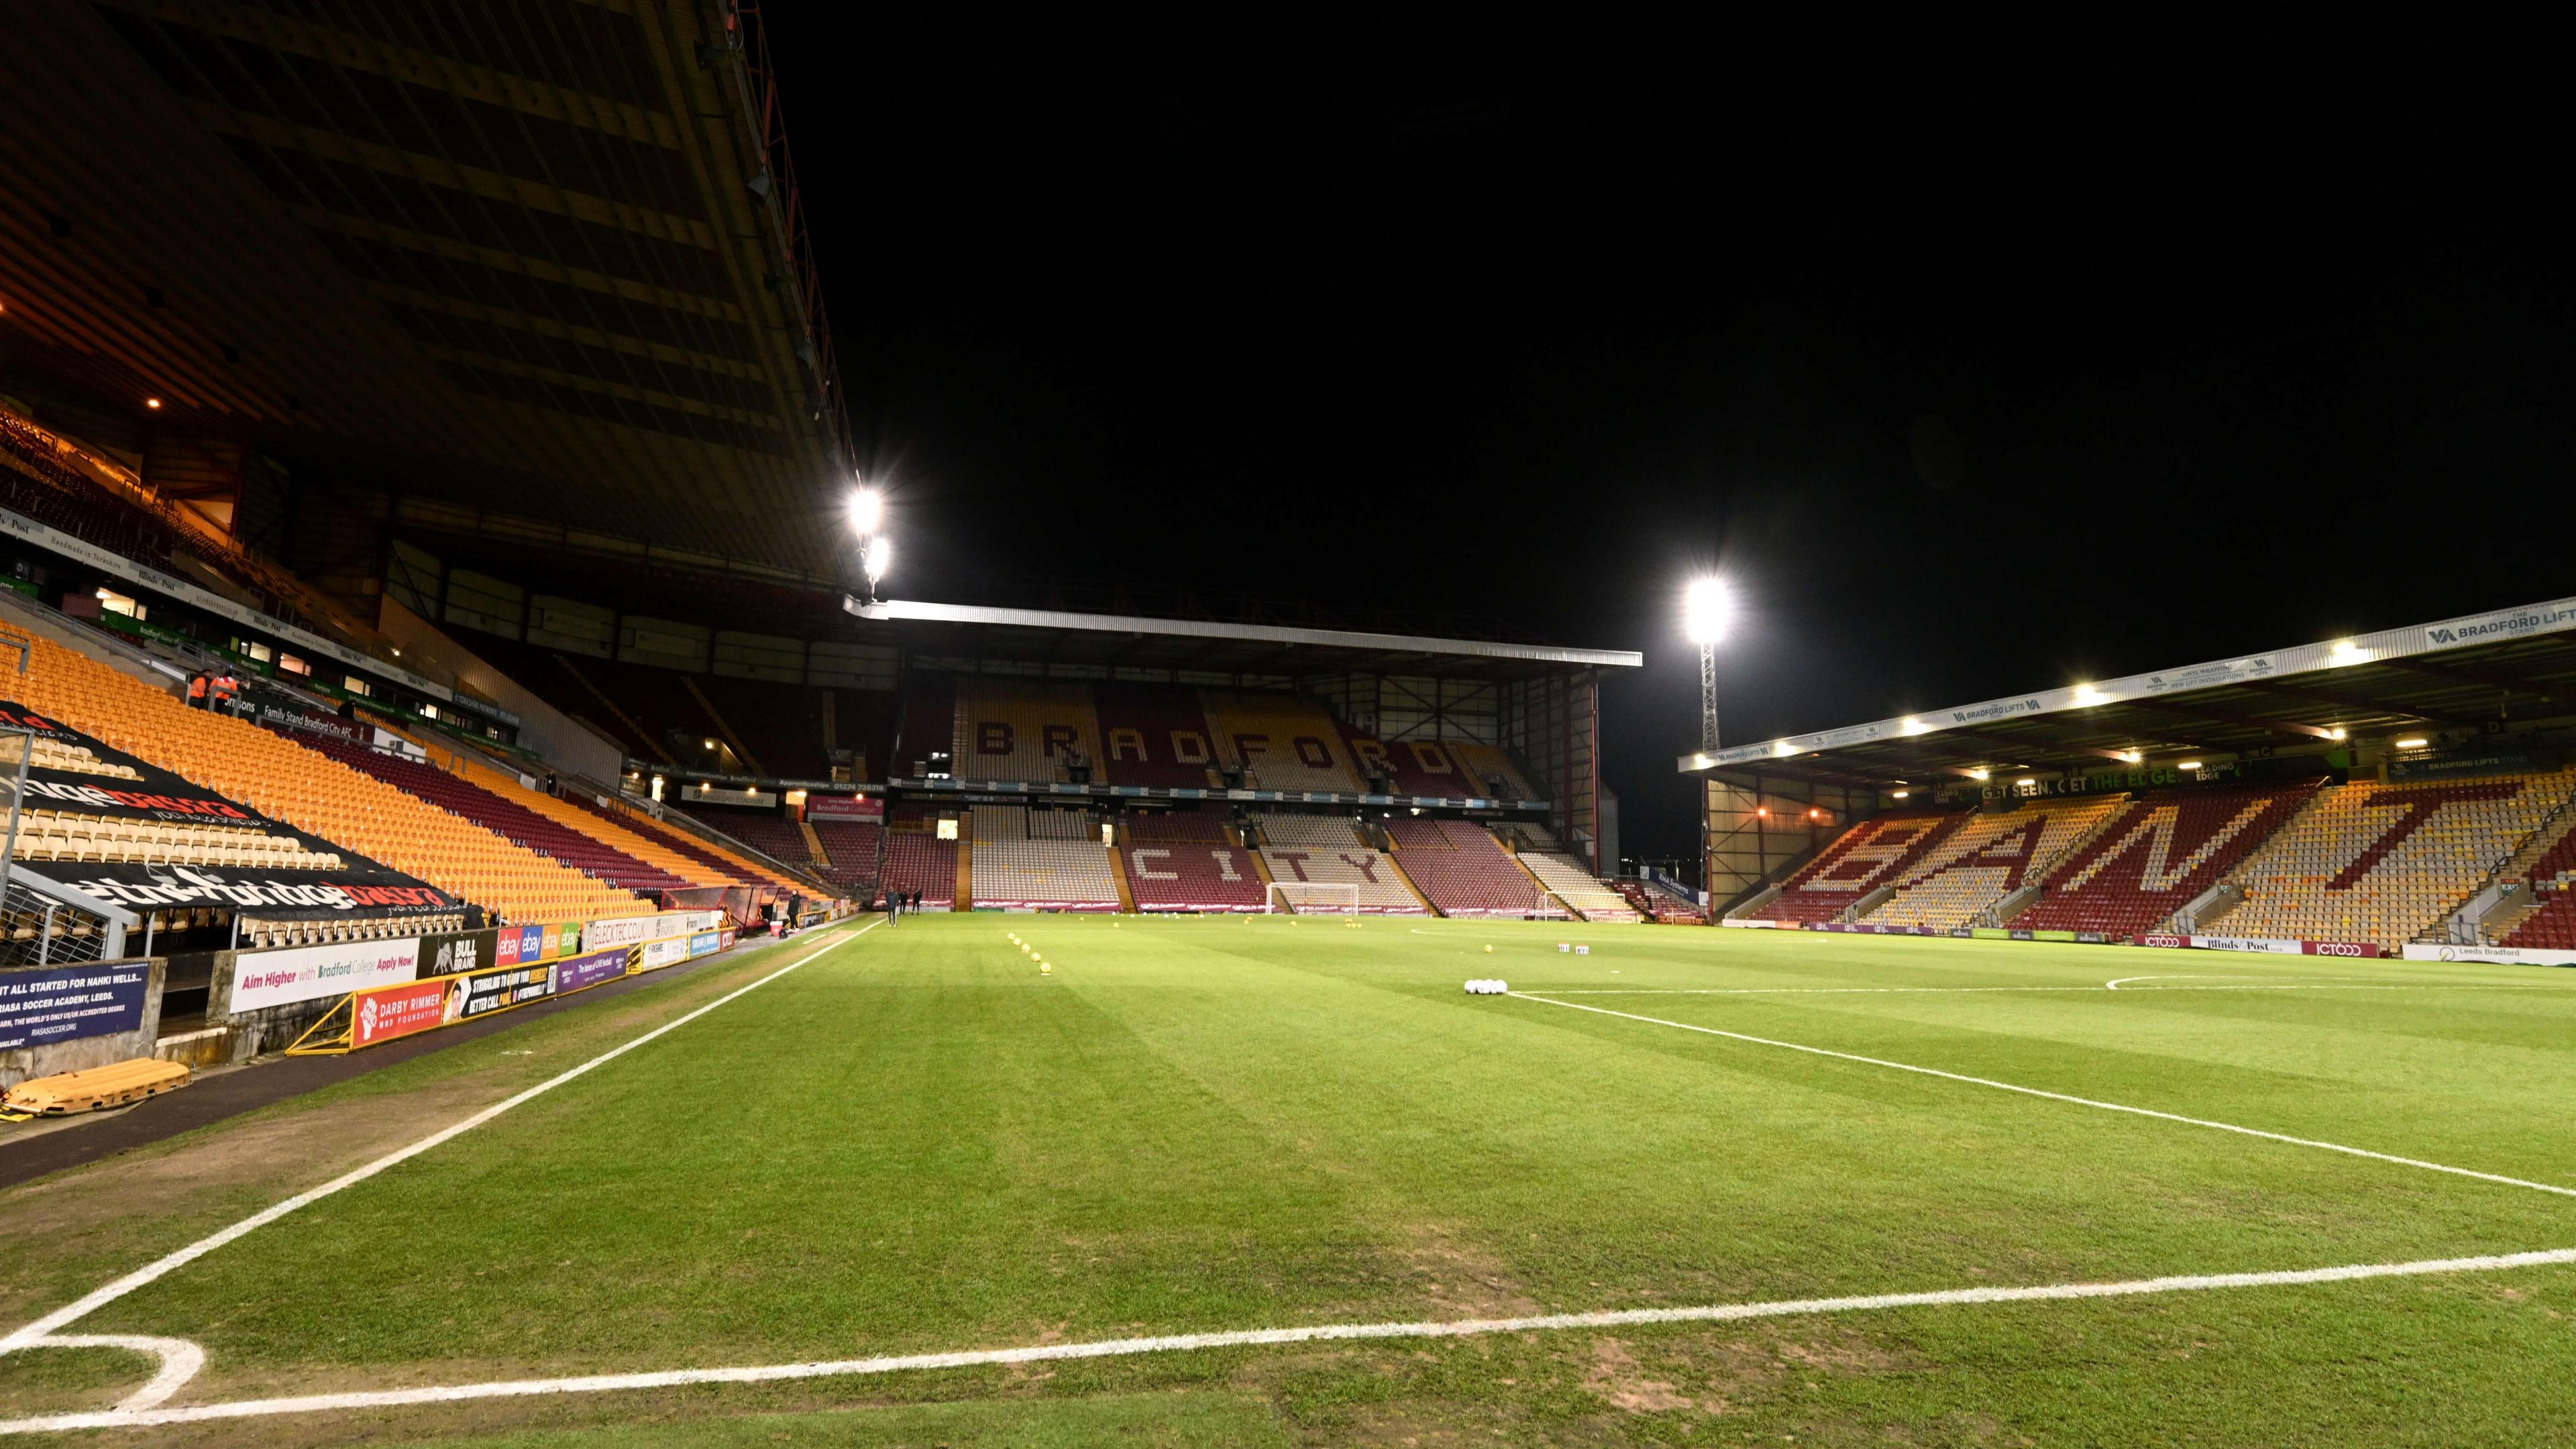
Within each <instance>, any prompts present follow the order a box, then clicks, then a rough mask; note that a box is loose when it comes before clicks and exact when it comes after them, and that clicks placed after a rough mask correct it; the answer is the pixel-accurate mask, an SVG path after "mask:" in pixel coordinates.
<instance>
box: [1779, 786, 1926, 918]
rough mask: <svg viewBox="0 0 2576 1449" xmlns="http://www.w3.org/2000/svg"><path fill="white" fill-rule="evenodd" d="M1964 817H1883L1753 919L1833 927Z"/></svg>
mask: <svg viewBox="0 0 2576 1449" xmlns="http://www.w3.org/2000/svg"><path fill="white" fill-rule="evenodd" d="M1968 818H1969V817H1968V815H1967V814H1966V812H1964V811H1953V812H1950V813H1947V814H1937V813H1931V812H1909V813H1904V814H1896V815H1879V816H1873V817H1872V818H1870V819H1867V820H1864V821H1862V822H1860V823H1859V824H1858V825H1855V826H1853V827H1852V828H1851V829H1849V830H1846V831H1844V832H1843V833H1842V835H1841V836H1840V837H1839V838H1838V839H1836V840H1835V841H1834V842H1833V843H1832V844H1830V845H1827V846H1826V847H1825V848H1824V849H1823V850H1822V851H1820V852H1818V853H1817V855H1816V858H1815V859H1813V860H1811V861H1808V862H1807V863H1806V864H1805V865H1803V866H1801V867H1799V868H1798V870H1797V872H1796V873H1795V874H1793V875H1791V876H1790V877H1789V879H1788V880H1787V881H1786V882H1784V883H1783V884H1782V885H1781V888H1780V894H1779V895H1777V896H1774V897H1773V898H1772V899H1771V900H1770V901H1769V902H1768V903H1767V904H1765V905H1764V906H1763V907H1762V908H1761V909H1760V910H1757V911H1752V912H1748V913H1747V918H1748V919H1751V920H1757V921H1831V920H1835V919H1838V918H1839V917H1840V916H1841V915H1842V913H1843V912H1844V911H1846V910H1849V909H1850V908H1851V907H1852V906H1853V905H1855V904H1856V903H1858V902H1859V900H1860V898H1861V897H1863V896H1865V895H1867V894H1869V893H1870V892H1871V891H1874V890H1876V889H1878V888H1879V887H1880V886H1883V885H1887V884H1889V883H1890V882H1892V881H1897V880H1902V879H1904V877H1905V872H1906V871H1907V869H1909V868H1910V867H1911V866H1912V865H1913V864H1914V862H1916V861H1918V860H1920V859H1922V858H1923V856H1924V854H1925V853H1926V852H1928V851H1930V850H1931V849H1932V848H1933V847H1934V846H1935V845H1938V844H1939V843H1940V842H1941V840H1942V839H1943V838H1944V837H1946V836H1948V835H1949V833H1950V832H1951V831H1953V830H1956V829H1958V828H1959V825H1960V823H1961V822H1962V821H1965V820H1967V819H1968Z"/></svg>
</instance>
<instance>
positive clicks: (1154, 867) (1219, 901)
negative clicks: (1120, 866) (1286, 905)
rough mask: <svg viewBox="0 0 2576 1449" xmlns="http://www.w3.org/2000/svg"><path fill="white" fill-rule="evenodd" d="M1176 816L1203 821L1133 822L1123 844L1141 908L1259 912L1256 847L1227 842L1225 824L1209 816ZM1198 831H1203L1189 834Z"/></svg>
mask: <svg viewBox="0 0 2576 1449" xmlns="http://www.w3.org/2000/svg"><path fill="white" fill-rule="evenodd" d="M1176 820H1183V821H1204V822H1206V824H1205V825H1204V826H1196V825H1190V826H1184V825H1179V824H1176V823H1165V824H1160V825H1157V826H1156V827H1153V828H1141V827H1137V826H1131V827H1130V829H1129V833H1128V843H1127V844H1126V845H1125V846H1123V847H1121V853H1122V854H1123V855H1124V857H1125V865H1126V869H1127V888H1128V891H1129V892H1130V893H1131V894H1133V895H1134V896H1135V898H1136V909H1138V910H1140V911H1257V910H1260V909H1261V908H1262V906H1263V904H1264V898H1265V895H1266V892H1265V891H1264V890H1263V888H1262V882H1261V874H1260V871H1259V870H1258V869H1257V868H1256V867H1255V866H1254V865H1253V864H1252V852H1250V851H1248V850H1244V849H1242V848H1240V847H1237V846H1233V845H1229V844H1226V843H1225V832H1224V829H1223V827H1221V826H1220V825H1218V824H1217V822H1216V821H1215V820H1214V819H1213V818H1211V817H1208V816H1204V815H1200V816H1180V817H1176ZM1192 831H1199V832H1202V833H1195V834H1193V833H1191V832H1192Z"/></svg>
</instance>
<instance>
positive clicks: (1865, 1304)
mask: <svg viewBox="0 0 2576 1449" xmlns="http://www.w3.org/2000/svg"><path fill="white" fill-rule="evenodd" d="M2569 1263H2576V1248H2554V1249H2549V1250H2546V1251H2542V1252H2532V1253H2502V1254H2495V1255H2490V1256H2483V1257H2473V1258H2425V1259H2419V1260H2417V1261H2414V1262H2408V1263H2348V1264H2345V1265H2343V1266H2341V1267H2334V1268H2293V1269H2287V1270H2283V1271H2278V1272H2270V1273H2208V1274H2199V1275H2194V1276H2189V1277H2172V1278H2132V1279H2128V1280H2125V1281H2120V1282H2110V1283H2052V1284H2044V1285H2040V1286H2037V1287H2029V1288H1945V1289H1940V1290H1936V1291H1933V1292H1925V1293H1877V1294H1871V1295H1868V1296H1866V1297H1854V1298H1792V1299H1782V1300H1776V1301H1772V1302H1766V1303H1716V1304H1708V1305H1704V1306H1701V1307H1694V1308H1626V1309H1611V1310H1605V1311H1602V1312H1597V1313H1542V1314H1532V1315H1530V1316H1528V1317H1523V1318H1466V1319H1451V1320H1447V1321H1439V1320H1433V1321H1428V1322H1419V1323H1329V1324H1317V1325H1314V1326H1312V1327H1307V1328H1254V1329H1240V1330H1236V1331H1234V1332H1229V1333H1178V1334H1170V1335H1166V1336H1163V1337H1159V1338H1115V1339H1106V1340H1099V1341H1094V1342H1089V1343H1048V1344H1036V1345H1032V1346H1029V1347H1025V1348H987V1349H970V1350H966V1351H963V1352H956V1353H921V1354H904V1355H897V1356H891V1357H885V1358H852V1359H837V1360H827V1361H822V1362H814V1363H782V1364H763V1365H755V1366H747V1367H742V1368H701V1369H670V1370H665V1371H662V1372H658V1373H631V1374H593V1375H590V1376H587V1377H582V1378H557V1379H516V1380H505V1381H502V1382H497V1383H481V1384H449V1385H444V1386H440V1387H434V1388H416V1389H381V1390H374V1391H367V1392H359V1393H346V1394H307V1395H302V1396H298V1397H294V1398H276V1399H239V1400H235V1401H233V1402H230V1403H221V1404H191V1405H188V1406H186V1407H183V1408H176V1409H144V1410H129V1409H109V1410H103V1411H96V1412H90V1413H78V1414H52V1415H44V1416H40V1417H34V1418H25V1419H11V1420H7V1421H0V1434H35V1433H49V1432H63V1431H68V1430H78V1429H122V1428H151V1427H155V1426H158V1425H164V1424H200V1423H206V1422H208V1421H211V1420H216V1419H250V1418H261V1417H266V1416H271V1415H278V1414H318V1413H327V1412H330V1411H332V1410H335V1409H381V1408H394V1407H399V1406H403V1405H410V1404H452V1403H462V1402H466V1401H470V1400H475V1399H506V1398H531V1397H537V1396H541V1395H552V1394H597V1393H608V1392H613V1391H617V1390H623V1389H666V1388H680V1387H686V1386H689V1385H694V1384H757V1383H776V1382H779V1381H781V1380H788V1379H821V1378H845V1377H856V1376H859V1375H865V1374H891V1373H905V1372H910V1371H915V1370H923V1369H951V1368H974V1367H978V1366H982V1365H987V1364H1022V1363H1050V1362H1058V1361H1062V1360H1067V1359H1087V1358H1122V1357H1127V1356H1131V1355H1135V1354H1148V1353H1185V1352H1191V1351H1194V1350H1201V1349H1212V1348H1244V1347H1258V1346H1265V1345H1272V1344H1292V1343H1329V1342H1354V1341H1368V1340H1384V1339H1427V1338H1473V1337H1477V1336H1480V1335H1485V1334H1496V1333H1539V1332H1549V1331H1554V1330H1561V1329H1579V1328H1624V1327H1632V1326H1643V1325H1651V1324H1664V1323H1733V1322H1742V1321H1744V1320H1747V1319H1757V1318H1796V1317H1804V1316H1808V1315H1814V1314H1825V1313H1864V1312H1872V1311H1877V1310H1883V1309H1891V1308H1949V1307H1964V1306H1970V1305H1978V1304H1989V1303H2039V1302H2051V1301H2062V1300H2066V1299H2079V1298H2135V1297H2143V1296H2147V1295H2151V1294H2161V1293H2204V1292H2209V1291H2212V1290H2215V1289H2221V1288H2281V1287H2293V1286H2298V1285H2303V1284H2311V1283H2349V1282H2354V1281H2357V1280H2361V1279H2367V1278H2414V1277H2430V1276H2433V1275H2437V1274H2450V1273H2495V1272H2503V1271H2507V1270H2510V1269H2515V1268H2540V1267H2553V1266H2559V1265H2563V1264H2569Z"/></svg>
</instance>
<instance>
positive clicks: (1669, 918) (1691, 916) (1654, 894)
mask: <svg viewBox="0 0 2576 1449" xmlns="http://www.w3.org/2000/svg"><path fill="white" fill-rule="evenodd" d="M1610 884H1611V887H1612V888H1613V889H1615V890H1617V891H1618V892H1619V896H1620V898H1621V899H1622V900H1625V901H1626V902H1627V903H1628V904H1629V906H1630V907H1631V908H1633V909H1635V910H1636V911H1637V912H1638V913H1639V914H1641V915H1643V916H1644V917H1645V918H1646V919H1647V920H1650V921H1653V922H1656V923H1657V924H1659V925H1667V926H1705V925H1707V924H1708V921H1707V919H1706V918H1705V917H1703V916H1702V915H1701V914H1700V911H1699V907H1697V906H1695V905H1693V904H1691V903H1690V902H1689V901H1687V900H1685V899H1683V898H1682V897H1680V896H1677V895H1674V894H1672V893H1671V892H1670V891H1668V890H1666V889H1664V888H1663V887H1661V886H1658V885H1656V884H1654V883H1653V882H1651V881H1644V880H1616V881H1612V882H1611V883H1610Z"/></svg>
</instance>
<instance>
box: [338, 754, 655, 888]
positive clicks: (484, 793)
mask: <svg viewBox="0 0 2576 1449" xmlns="http://www.w3.org/2000/svg"><path fill="white" fill-rule="evenodd" d="M294 738H295V742H296V743H298V744H300V745H302V746H304V747H305V748H306V749H309V750H314V751H318V752H320V753H321V754H324V755H328V756H329V757H331V758H332V759H334V760H337V761H339V762H340V763H341V764H344V765H347V766H348V767H349V768H351V769H353V770H357V771H359V772H361V773H363V774H368V775H373V776H374V777H376V778H377V779H379V780H382V781H384V782H385V783H386V784H388V785H391V786H393V787H394V788H396V789H398V790H401V791H403V792H404V793H405V794H408V795H411V796H413V797H415V798H417V799H421V800H425V801H428V802H429V803H430V804H432V805H435V806H437V807H438V808H439V809H441V810H444V811H447V812H448V813H449V814H451V815H456V816H459V817H461V818H463V819H466V820H470V821H472V822H473V823H475V824H477V825H480V826H482V827H483V828H484V829H486V830H489V831H491V832H492V833H494V834H496V835H499V836H501V837H503V838H504V839H507V840H510V841H514V842H516V843H517V844H520V845H524V846H526V847H528V848H529V849H531V850H534V851H536V852H538V853H539V854H542V855H544V856H547V857H548V858H550V859H553V860H559V861H561V862H563V863H564V864H566V865H569V866H571V867H573V868H574V869H575V870H578V871H581V872H582V873H584V874H586V875H590V876H595V877H597V878H598V879H600V880H603V881H606V882H608V883H609V884H610V885H613V886H616V887H618V888H620V889H622V890H635V891H667V890H686V889H688V888H689V887H691V886H694V885H697V884H699V883H700V882H697V881H694V880H691V879H689V878H687V877H685V876H679V875H674V874H672V873H671V872H670V871H668V870H665V869H663V868H661V867H659V866H655V865H649V864H647V863H645V862H644V861H642V860H639V859H637V858H635V857H634V856H631V855H628V854H626V853H625V852H623V851H619V850H614V849H611V848H610V847H608V846H606V845H603V844H601V843H600V842H599V841H597V840H595V839H593V838H591V837H589V836H585V835H582V834H579V833H576V832H575V831H572V830H569V829H567V828H565V827H564V826H562V825H560V824H558V823H556V822H555V821H552V820H549V819H546V818H545V817H544V816H542V815H539V814H537V813H536V812H534V811H532V810H529V809H528V808H527V807H525V806H523V805H520V804H518V803H516V802H514V801H509V800H504V799H502V798H501V797H500V796H498V795H495V794H493V793H492V792H491V791H489V790H486V789H484V788H483V787H482V786H480V785H476V784H473V783H471V782H469V781H466V780H463V779H460V778H458V777H457V776H454V775H451V774H449V773H447V772H446V771H445V770H441V769H439V768H437V767H436V766H433V765H428V764H424V763H422V762H420V761H418V760H414V759H411V758H409V757H407V756H401V755H395V754H390V753H388V752H386V751H384V750H378V749H371V748H369V747H367V746H365V745H358V744H352V743H350V742H349V741H347V740H342V739H338V738H335V737H333V736H329V735H312V734H298V735H296V736H295V737H294Z"/></svg>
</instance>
